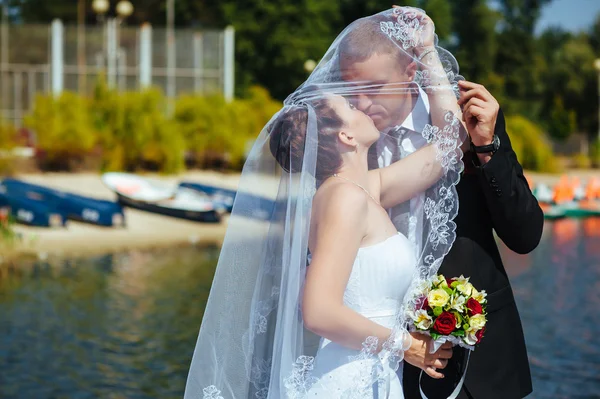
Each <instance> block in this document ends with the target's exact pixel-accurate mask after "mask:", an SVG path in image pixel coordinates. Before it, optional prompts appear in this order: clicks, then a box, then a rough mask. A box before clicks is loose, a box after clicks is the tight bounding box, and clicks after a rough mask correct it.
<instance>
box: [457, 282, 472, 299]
mask: <svg viewBox="0 0 600 399" xmlns="http://www.w3.org/2000/svg"><path fill="white" fill-rule="evenodd" d="M474 288H475V287H473V284H471V283H469V282H468V281H467V282H464V283H460V284H459V285H457V286H456V289H457V290H458V291H459V292H460V293H462V294H463V295H464V296H466V297H470V296H471V293H472V292H473V289H474Z"/></svg>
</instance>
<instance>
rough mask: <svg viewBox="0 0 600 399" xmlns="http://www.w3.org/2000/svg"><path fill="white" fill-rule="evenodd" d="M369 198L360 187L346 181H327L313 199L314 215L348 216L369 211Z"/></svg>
mask: <svg viewBox="0 0 600 399" xmlns="http://www.w3.org/2000/svg"><path fill="white" fill-rule="evenodd" d="M367 205H368V197H367V195H366V194H365V192H364V191H362V190H361V189H360V188H359V187H357V186H355V185H353V184H350V183H347V182H344V181H332V180H329V181H326V182H324V183H323V184H322V185H321V187H319V188H318V189H317V192H316V193H315V196H314V198H313V213H314V212H315V211H316V212H322V211H325V212H327V213H328V214H330V213H333V214H339V213H342V214H344V213H345V214H348V212H364V211H366V210H367Z"/></svg>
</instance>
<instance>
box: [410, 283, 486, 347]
mask: <svg viewBox="0 0 600 399" xmlns="http://www.w3.org/2000/svg"><path fill="white" fill-rule="evenodd" d="M486 296H487V294H486V292H485V291H483V290H482V291H477V289H476V288H475V287H473V285H472V284H471V283H470V282H469V279H468V278H465V277H464V276H462V275H461V276H460V277H456V278H451V279H446V277H444V276H443V275H441V274H440V275H437V276H435V277H434V278H433V280H430V281H428V282H427V284H426V285H425V286H424V287H423V291H422V292H421V293H420V296H419V298H418V300H417V305H416V308H415V309H414V310H413V311H411V312H409V317H410V319H411V320H412V323H413V324H412V325H410V330H411V331H416V332H420V333H423V334H426V335H429V336H431V337H432V338H433V339H434V341H435V346H436V347H439V345H441V344H443V343H444V342H446V341H450V342H452V343H454V344H455V345H460V346H462V347H464V348H467V349H470V350H473V349H474V348H475V345H476V344H478V343H479V342H480V341H481V339H482V338H483V334H484V333H485V325H486V323H487V319H486V312H485V308H486V299H485V297H486Z"/></svg>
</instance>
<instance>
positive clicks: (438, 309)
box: [433, 306, 444, 317]
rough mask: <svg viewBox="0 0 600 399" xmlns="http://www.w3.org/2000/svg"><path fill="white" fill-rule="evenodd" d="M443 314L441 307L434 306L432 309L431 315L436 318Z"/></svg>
mask: <svg viewBox="0 0 600 399" xmlns="http://www.w3.org/2000/svg"><path fill="white" fill-rule="evenodd" d="M443 312H444V309H443V308H442V307H441V306H436V307H434V308H433V315H434V316H435V317H438V316H439V315H441V314H442V313H443Z"/></svg>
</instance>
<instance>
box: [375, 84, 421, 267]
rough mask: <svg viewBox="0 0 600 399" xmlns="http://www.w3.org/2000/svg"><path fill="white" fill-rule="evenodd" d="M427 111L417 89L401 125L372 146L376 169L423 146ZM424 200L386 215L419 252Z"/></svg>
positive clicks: (414, 200) (390, 130)
mask: <svg viewBox="0 0 600 399" xmlns="http://www.w3.org/2000/svg"><path fill="white" fill-rule="evenodd" d="M429 109H430V107H429V99H428V98H427V94H426V93H425V92H424V91H423V90H422V89H421V88H420V87H419V96H418V98H417V101H416V103H415V106H414V107H413V109H412V111H411V112H410V114H409V115H408V116H407V117H406V119H405V120H404V122H402V123H401V124H400V125H396V126H394V127H392V128H390V129H389V130H388V131H387V132H384V134H382V136H381V138H380V139H379V141H378V142H377V143H376V146H377V156H378V158H377V162H378V164H379V167H380V168H381V167H385V166H389V165H390V164H391V163H392V162H395V161H398V160H400V159H402V158H405V157H407V156H408V155H410V154H412V153H413V152H415V151H416V150H417V149H419V148H421V147H423V146H424V145H426V144H427V140H426V139H425V138H424V137H423V135H422V134H421V132H423V129H424V128H425V125H428V124H430V123H431V116H430V114H429ZM424 199H425V198H424V195H423V194H419V195H417V196H415V197H413V198H412V199H411V200H410V201H409V202H406V203H403V204H399V205H397V206H395V207H393V208H392V209H390V210H389V211H388V213H389V215H390V218H391V219H392V222H393V223H394V225H395V226H396V228H397V229H398V231H400V232H402V233H403V234H406V236H407V237H408V239H409V240H410V241H411V242H412V243H413V244H414V245H415V248H417V249H420V248H421V243H422V235H423V230H422V223H423V204H424ZM419 255H420V254H417V256H419Z"/></svg>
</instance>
